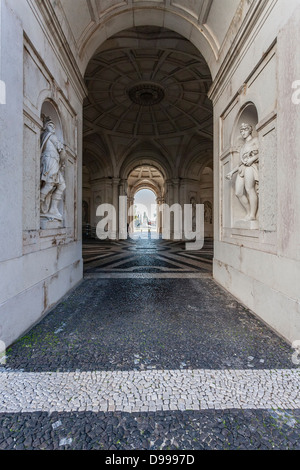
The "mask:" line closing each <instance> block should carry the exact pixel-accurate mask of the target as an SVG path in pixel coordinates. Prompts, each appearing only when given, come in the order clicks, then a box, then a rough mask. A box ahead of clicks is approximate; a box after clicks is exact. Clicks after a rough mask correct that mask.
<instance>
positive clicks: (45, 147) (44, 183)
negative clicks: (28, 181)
mask: <svg viewBox="0 0 300 470" xmlns="http://www.w3.org/2000/svg"><path fill="white" fill-rule="evenodd" d="M43 121H44V126H43V131H42V134H41V217H42V218H46V219H48V220H58V221H62V215H61V214H60V212H59V210H58V203H59V201H60V200H61V198H62V195H63V192H64V190H65V189H66V184H65V180H64V177H63V175H62V170H63V169H64V167H65V163H64V158H65V149H64V146H63V144H62V143H61V142H59V140H58V138H57V136H56V134H55V125H54V123H53V122H52V120H51V118H50V117H46V116H43Z"/></svg>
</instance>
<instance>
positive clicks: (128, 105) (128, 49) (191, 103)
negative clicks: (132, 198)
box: [84, 27, 213, 167]
mask: <svg viewBox="0 0 300 470" xmlns="http://www.w3.org/2000/svg"><path fill="white" fill-rule="evenodd" d="M85 81H86V86H87V89H88V97H87V99H86V101H85V104H84V141H85V143H88V142H89V143H90V144H92V143H94V144H95V145H97V146H98V148H97V150H96V149H95V152H98V153H99V152H101V150H100V148H101V149H102V150H104V153H106V155H104V156H103V158H107V157H109V158H110V159H112V160H113V161H114V162H115V166H116V167H117V166H118V164H119V163H121V162H122V159H123V158H124V157H125V156H126V155H128V154H129V153H130V151H131V150H132V149H134V148H135V147H137V146H138V145H140V144H142V143H144V142H148V143H150V145H152V146H153V148H156V149H159V151H160V152H161V153H165V154H166V155H167V157H168V159H169V161H171V164H172V166H173V167H174V166H175V167H176V166H177V167H179V166H180V159H182V158H184V159H186V158H188V157H189V156H190V155H191V154H193V153H194V151H195V148H196V147H199V146H200V147H201V148H202V149H208V150H209V149H211V148H212V125H213V123H212V105H211V102H210V101H209V99H208V97H207V93H208V90H209V87H210V86H211V75H210V71H209V68H208V66H207V64H206V62H205V60H204V59H203V57H202V56H201V54H200V53H199V52H198V51H197V49H196V48H195V47H194V46H193V45H192V44H191V43H190V42H189V41H187V40H185V39H184V38H182V37H181V36H180V35H178V34H177V33H174V32H171V31H169V30H166V29H165V28H157V27H143V28H132V29H130V30H127V31H124V32H122V33H119V34H117V35H115V36H114V37H112V38H111V39H110V41H108V42H107V43H105V44H104V45H103V47H102V49H100V50H99V51H98V53H97V54H96V55H95V56H94V57H93V58H92V60H91V61H90V63H89V65H88V68H87V71H86V75H85ZM100 142H101V144H100ZM191 142H193V146H192V147H191Z"/></svg>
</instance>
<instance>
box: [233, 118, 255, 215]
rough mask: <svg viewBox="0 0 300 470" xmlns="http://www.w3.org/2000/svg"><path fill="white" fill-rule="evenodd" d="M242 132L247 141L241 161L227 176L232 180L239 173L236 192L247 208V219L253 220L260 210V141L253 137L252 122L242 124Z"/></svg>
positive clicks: (241, 153) (242, 150) (241, 154)
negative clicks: (258, 185)
mask: <svg viewBox="0 0 300 470" xmlns="http://www.w3.org/2000/svg"><path fill="white" fill-rule="evenodd" d="M240 132H241V135H242V137H243V139H244V141H245V143H244V145H243V147H242V149H241V152H240V159H241V163H240V164H239V166H238V167H236V168H234V169H233V170H232V171H231V172H230V173H228V175H227V176H226V178H227V179H228V180H231V179H232V177H233V175H234V174H235V173H237V178H236V185H235V194H236V196H237V198H238V199H239V201H240V203H241V204H242V206H243V207H244V208H245V210H246V217H245V220H246V221H251V220H256V217H257V210H258V191H257V184H258V181H259V175H258V161H259V156H258V154H259V141H258V138H257V137H253V135H252V133H253V128H252V126H251V125H250V124H242V125H241V128H240ZM245 193H246V194H245Z"/></svg>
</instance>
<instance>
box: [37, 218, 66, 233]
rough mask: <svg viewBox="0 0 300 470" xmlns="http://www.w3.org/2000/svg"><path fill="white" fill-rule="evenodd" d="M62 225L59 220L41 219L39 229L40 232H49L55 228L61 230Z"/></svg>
mask: <svg viewBox="0 0 300 470" xmlns="http://www.w3.org/2000/svg"><path fill="white" fill-rule="evenodd" d="M62 227H63V223H62V222H61V221H59V220H49V219H46V218H45V219H43V218H41V229H42V230H49V229H54V228H55V229H56V228H62Z"/></svg>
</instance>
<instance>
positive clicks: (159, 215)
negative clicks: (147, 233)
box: [156, 197, 164, 234]
mask: <svg viewBox="0 0 300 470" xmlns="http://www.w3.org/2000/svg"><path fill="white" fill-rule="evenodd" d="M163 203H164V200H163V198H162V197H157V198H156V204H157V210H156V213H157V217H156V226H157V233H158V234H161V233H162V211H161V207H162V204H163Z"/></svg>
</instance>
